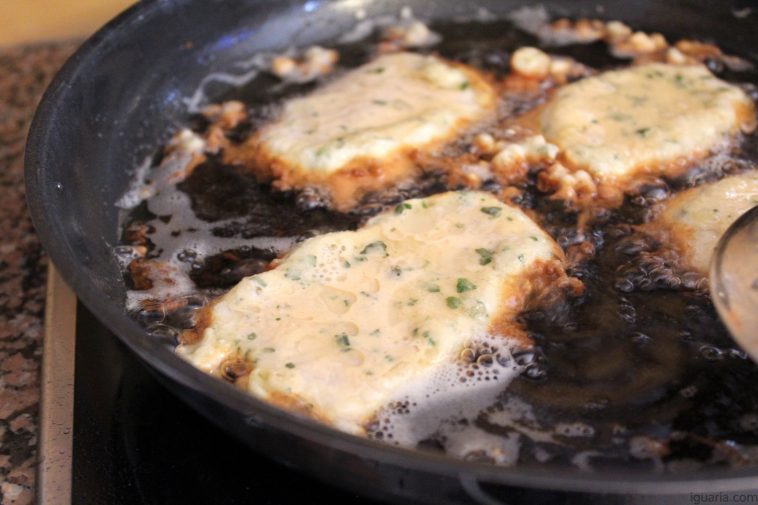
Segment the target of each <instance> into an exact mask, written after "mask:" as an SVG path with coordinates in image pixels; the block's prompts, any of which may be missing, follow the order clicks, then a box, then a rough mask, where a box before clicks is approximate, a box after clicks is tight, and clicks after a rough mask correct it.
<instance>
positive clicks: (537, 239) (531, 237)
mask: <svg viewBox="0 0 758 505" xmlns="http://www.w3.org/2000/svg"><path fill="white" fill-rule="evenodd" d="M529 238H530V239H532V240H534V241H535V242H539V241H540V239H539V238H538V237H536V236H535V235H530V236H529Z"/></svg>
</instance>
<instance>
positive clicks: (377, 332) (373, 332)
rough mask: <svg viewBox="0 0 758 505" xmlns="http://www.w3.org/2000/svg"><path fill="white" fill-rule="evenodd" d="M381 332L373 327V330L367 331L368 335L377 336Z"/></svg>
mask: <svg viewBox="0 0 758 505" xmlns="http://www.w3.org/2000/svg"><path fill="white" fill-rule="evenodd" d="M381 332H382V330H380V329H379V328H377V329H375V330H374V331H372V332H371V333H369V335H371V336H372V337H376V336H378V335H379V334H380V333H381Z"/></svg>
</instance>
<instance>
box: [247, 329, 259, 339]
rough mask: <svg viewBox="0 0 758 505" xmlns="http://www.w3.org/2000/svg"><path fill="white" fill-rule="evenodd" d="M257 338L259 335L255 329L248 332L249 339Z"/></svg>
mask: <svg viewBox="0 0 758 505" xmlns="http://www.w3.org/2000/svg"><path fill="white" fill-rule="evenodd" d="M256 338H258V335H256V333H255V332H254V331H251V332H250V333H248V334H247V339H248V340H255V339H256Z"/></svg>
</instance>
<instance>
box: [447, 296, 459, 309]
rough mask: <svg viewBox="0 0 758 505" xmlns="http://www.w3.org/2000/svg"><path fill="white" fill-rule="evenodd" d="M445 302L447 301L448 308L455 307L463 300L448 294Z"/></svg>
mask: <svg viewBox="0 0 758 505" xmlns="http://www.w3.org/2000/svg"><path fill="white" fill-rule="evenodd" d="M445 303H447V306H448V308H451V309H457V308H458V307H460V306H461V303H463V302H461V299H460V298H458V297H457V296H448V297H447V298H445Z"/></svg>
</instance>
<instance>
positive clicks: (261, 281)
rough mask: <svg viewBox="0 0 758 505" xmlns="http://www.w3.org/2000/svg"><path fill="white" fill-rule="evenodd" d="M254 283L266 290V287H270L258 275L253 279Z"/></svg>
mask: <svg viewBox="0 0 758 505" xmlns="http://www.w3.org/2000/svg"><path fill="white" fill-rule="evenodd" d="M253 282H254V283H256V284H258V285H259V286H261V287H264V288H265V287H266V286H268V284H266V281H264V280H263V279H261V278H260V277H258V276H257V275H256V276H255V277H253Z"/></svg>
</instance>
